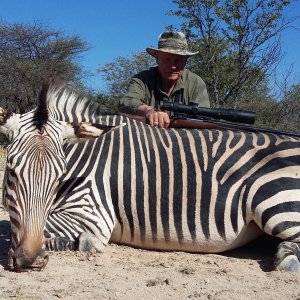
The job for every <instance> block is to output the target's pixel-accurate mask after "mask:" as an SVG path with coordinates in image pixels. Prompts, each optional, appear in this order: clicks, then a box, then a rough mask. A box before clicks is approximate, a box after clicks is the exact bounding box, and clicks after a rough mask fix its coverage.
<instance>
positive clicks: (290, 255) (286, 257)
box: [275, 242, 300, 273]
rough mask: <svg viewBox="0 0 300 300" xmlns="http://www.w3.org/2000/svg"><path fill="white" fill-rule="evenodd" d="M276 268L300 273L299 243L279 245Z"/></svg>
mask: <svg viewBox="0 0 300 300" xmlns="http://www.w3.org/2000/svg"><path fill="white" fill-rule="evenodd" d="M275 268H276V269H278V270H284V271H288V272H296V273H300V245H299V243H294V242H282V243H280V244H279V246H278V249H277V253H276V258H275Z"/></svg>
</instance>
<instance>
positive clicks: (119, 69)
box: [99, 52, 155, 97]
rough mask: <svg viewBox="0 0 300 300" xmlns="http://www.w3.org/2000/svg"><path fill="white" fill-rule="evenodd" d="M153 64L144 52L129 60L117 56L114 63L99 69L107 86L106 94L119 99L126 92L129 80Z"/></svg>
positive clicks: (137, 53) (134, 55)
mask: <svg viewBox="0 0 300 300" xmlns="http://www.w3.org/2000/svg"><path fill="white" fill-rule="evenodd" d="M154 63H155V61H154V59H153V58H152V56H150V55H149V54H147V53H146V52H136V53H134V54H133V56H132V57H131V58H126V57H122V56H119V57H117V58H116V59H115V61H114V62H111V63H108V64H106V65H104V66H103V67H100V68H99V72H100V73H101V74H102V77H103V79H104V80H105V81H106V82H107V85H108V94H109V95H112V96H113V97H120V96H122V95H124V94H125V93H126V92H127V88H128V86H129V83H130V79H131V77H132V76H134V75H135V74H137V73H139V72H141V71H143V70H147V69H149V68H150V67H151V66H153V65H154Z"/></svg>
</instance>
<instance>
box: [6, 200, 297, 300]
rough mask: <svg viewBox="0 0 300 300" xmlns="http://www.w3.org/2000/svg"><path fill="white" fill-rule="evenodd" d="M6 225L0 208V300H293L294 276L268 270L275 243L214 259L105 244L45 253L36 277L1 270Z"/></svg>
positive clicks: (266, 242)
mask: <svg viewBox="0 0 300 300" xmlns="http://www.w3.org/2000/svg"><path fill="white" fill-rule="evenodd" d="M9 231H10V225H9V221H8V216H7V213H6V212H4V210H3V208H2V207H1V206H0V299H1V300H2V299H130V300H132V299H143V300H147V299H164V300H166V299H222V300H223V299H228V300H229V299H230V300H234V299H239V300H240V299H263V300H267V299H293V300H296V299H297V300H300V274H292V273H286V272H280V271H272V264H273V254H274V251H275V248H276V241H274V240H272V239H269V238H266V237H264V238H262V239H259V240H258V241H257V242H255V243H252V244H251V245H249V246H247V247H244V248H240V249H238V250H235V251H231V252H228V253H226V254H223V255H216V254H208V255H207V254H205V255H203V254H202V255H200V254H190V253H182V252H156V251H145V250H139V249H132V248H129V247H123V246H117V245H109V246H108V247H107V248H106V249H105V251H104V252H103V253H97V254H87V253H78V252H60V253H54V252H51V253H49V254H50V260H49V263H48V265H47V266H46V268H45V269H44V270H42V271H40V272H38V271H31V272H26V273H13V272H9V271H8V270H7V249H8V245H9Z"/></svg>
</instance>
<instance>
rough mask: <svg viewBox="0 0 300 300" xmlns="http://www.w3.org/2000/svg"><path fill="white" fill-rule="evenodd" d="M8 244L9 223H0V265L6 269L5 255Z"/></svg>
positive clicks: (3, 221)
mask: <svg viewBox="0 0 300 300" xmlns="http://www.w3.org/2000/svg"><path fill="white" fill-rule="evenodd" d="M9 242H10V222H9V221H7V220H2V221H0V265H2V266H3V267H4V268H7V253H8V248H9Z"/></svg>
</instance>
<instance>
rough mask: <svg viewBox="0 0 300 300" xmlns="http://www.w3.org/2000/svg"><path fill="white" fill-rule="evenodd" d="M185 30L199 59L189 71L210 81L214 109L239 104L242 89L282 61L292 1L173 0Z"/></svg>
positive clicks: (259, 79) (192, 64)
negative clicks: (283, 35) (282, 38)
mask: <svg viewBox="0 0 300 300" xmlns="http://www.w3.org/2000/svg"><path fill="white" fill-rule="evenodd" d="M173 2H174V3H175V4H177V5H178V10H175V11H171V12H169V14H170V15H174V16H178V17H181V18H183V20H184V22H183V24H182V30H183V31H184V32H185V33H186V35H187V38H188V40H189V42H190V45H191V47H192V48H193V50H198V51H199V52H200V53H199V55H197V56H195V57H194V58H193V59H192V61H191V62H190V68H191V69H192V70H193V71H194V72H196V73H198V74H199V75H200V76H201V77H202V78H203V79H204V81H205V82H206V84H207V86H208V90H209V94H210V98H211V101H212V105H213V106H216V107H223V106H234V107H236V106H238V102H239V98H240V95H242V94H243V93H244V90H245V89H247V88H249V87H253V86H255V83H256V82H259V81H261V80H264V79H265V78H267V77H268V75H269V74H270V73H271V72H272V70H273V68H274V66H275V64H276V63H278V61H279V60H280V59H281V54H280V40H279V35H280V33H281V32H282V31H283V30H284V29H285V28H287V26H288V25H289V24H290V23H291V22H292V20H286V19H284V18H283V11H284V8H285V7H286V6H288V5H289V4H290V1H281V0H256V1H248V0H234V1H233V0H214V1H207V0H173Z"/></svg>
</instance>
